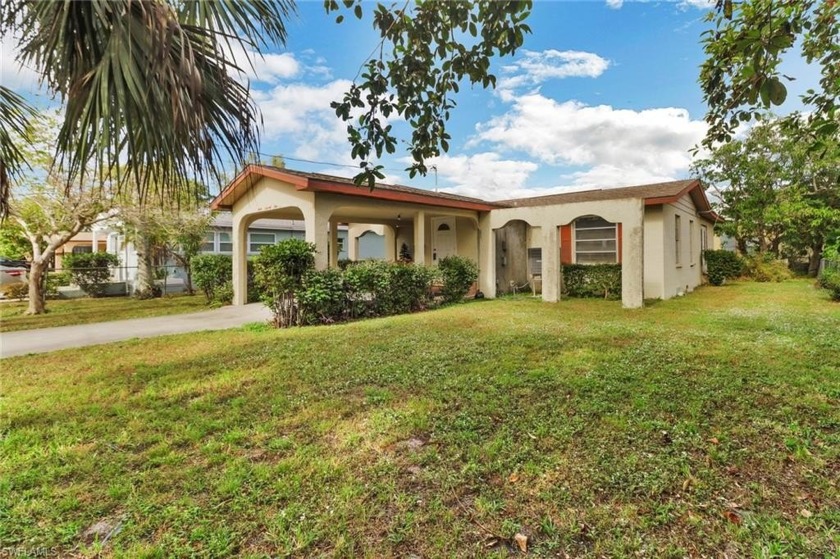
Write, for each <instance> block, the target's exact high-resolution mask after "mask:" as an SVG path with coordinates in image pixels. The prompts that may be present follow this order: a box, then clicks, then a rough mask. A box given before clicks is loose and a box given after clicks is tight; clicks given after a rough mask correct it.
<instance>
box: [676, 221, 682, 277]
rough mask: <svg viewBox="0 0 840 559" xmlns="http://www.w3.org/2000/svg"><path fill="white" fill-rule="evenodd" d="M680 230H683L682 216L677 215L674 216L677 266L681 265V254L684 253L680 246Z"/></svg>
mask: <svg viewBox="0 0 840 559" xmlns="http://www.w3.org/2000/svg"><path fill="white" fill-rule="evenodd" d="M680 228H681V224H680V216H678V215H675V216H674V241H675V242H674V246H675V247H676V252H675V253H674V254H675V257H676V262H677V266H679V265H680V264H681V262H680V253H681V252H682V250H681V249H682V247H681V246H680Z"/></svg>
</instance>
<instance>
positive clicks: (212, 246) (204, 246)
mask: <svg viewBox="0 0 840 559" xmlns="http://www.w3.org/2000/svg"><path fill="white" fill-rule="evenodd" d="M201 252H216V233H214V232H213V231H209V232H207V233H205V234H204V241H203V242H202V243H201Z"/></svg>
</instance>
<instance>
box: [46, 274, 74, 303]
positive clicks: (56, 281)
mask: <svg viewBox="0 0 840 559" xmlns="http://www.w3.org/2000/svg"><path fill="white" fill-rule="evenodd" d="M71 281H72V280H71V278H70V272H67V271H64V272H52V273H49V274H47V290H46V296H47V297H49V298H56V297H58V288H59V287H63V286H65V285H70V282H71Z"/></svg>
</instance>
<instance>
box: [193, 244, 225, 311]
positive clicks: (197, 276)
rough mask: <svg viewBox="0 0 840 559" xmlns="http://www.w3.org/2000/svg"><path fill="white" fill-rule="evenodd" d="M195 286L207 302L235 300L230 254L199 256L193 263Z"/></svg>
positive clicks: (195, 257) (194, 258)
mask: <svg viewBox="0 0 840 559" xmlns="http://www.w3.org/2000/svg"><path fill="white" fill-rule="evenodd" d="M190 265H191V267H192V278H193V284H195V286H196V287H198V288H199V289H200V290H201V291H203V292H204V296H205V297H206V298H207V302H208V303H209V302H213V301H215V302H218V303H222V304H224V303H230V300H228V298H230V299H232V298H233V287H232V281H233V259H232V258H231V256H230V255H228V254H199V255H198V256H194V257H193V259H192V261H191V264H190Z"/></svg>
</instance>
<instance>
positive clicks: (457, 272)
mask: <svg viewBox="0 0 840 559" xmlns="http://www.w3.org/2000/svg"><path fill="white" fill-rule="evenodd" d="M438 269H439V270H440V275H441V279H442V280H443V288H442V289H441V295H443V302H444V303H457V302H459V301H462V300H463V299H464V296H465V295H466V294H467V292H468V291H469V290H470V287H472V285H473V284H474V283H475V281H476V280H477V279H478V266H476V264H475V262H473V261H472V260H470V259H468V258H464V257H463V256H447V257H446V258H443V259H442V260H441V261H440V262H439V263H438Z"/></svg>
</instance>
